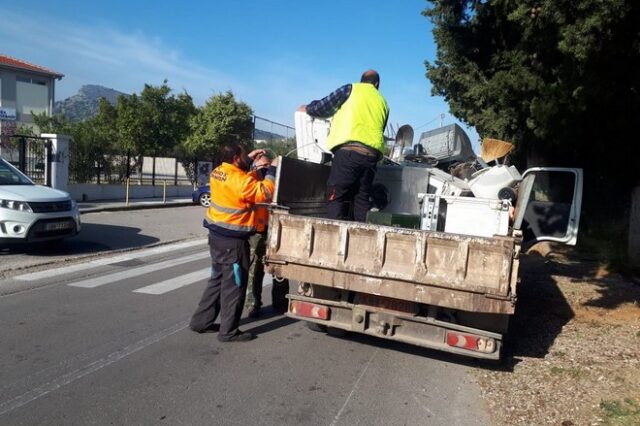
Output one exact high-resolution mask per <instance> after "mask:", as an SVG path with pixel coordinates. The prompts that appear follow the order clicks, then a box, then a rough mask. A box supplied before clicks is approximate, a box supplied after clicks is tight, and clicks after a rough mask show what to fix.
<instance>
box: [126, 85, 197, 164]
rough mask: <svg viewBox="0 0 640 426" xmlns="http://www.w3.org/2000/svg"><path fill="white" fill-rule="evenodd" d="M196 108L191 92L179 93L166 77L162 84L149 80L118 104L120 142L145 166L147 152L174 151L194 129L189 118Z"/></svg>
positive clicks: (167, 153)
mask: <svg viewBox="0 0 640 426" xmlns="http://www.w3.org/2000/svg"><path fill="white" fill-rule="evenodd" d="M195 112H196V108H195V106H194V105H193V100H192V98H191V96H189V94H188V93H186V92H185V93H180V94H178V95H177V96H176V95H173V94H172V93H171V88H170V87H169V86H168V85H167V81H166V80H165V81H164V82H163V84H162V85H161V86H151V85H148V84H145V86H144V89H143V90H142V92H141V93H140V95H136V94H135V93H134V94H133V95H131V96H126V97H125V96H120V97H119V98H118V104H117V107H116V120H115V123H116V129H117V136H118V142H119V146H120V147H121V149H122V150H123V151H124V152H127V153H130V154H131V155H133V156H134V157H136V164H135V166H136V167H137V168H138V170H141V169H142V160H143V157H144V156H154V157H155V156H161V155H169V154H171V153H173V152H174V151H175V149H176V147H178V146H179V145H180V144H181V143H182V142H183V141H184V140H185V139H186V137H187V136H188V134H189V133H190V130H191V129H190V127H189V120H190V118H191V116H192V115H193V114H194V113H195Z"/></svg>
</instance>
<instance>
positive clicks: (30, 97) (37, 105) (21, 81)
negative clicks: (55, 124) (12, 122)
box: [16, 77, 49, 114]
mask: <svg viewBox="0 0 640 426" xmlns="http://www.w3.org/2000/svg"><path fill="white" fill-rule="evenodd" d="M16 107H17V108H16V110H17V112H18V114H32V113H33V114H42V113H43V112H44V113H47V112H48V111H49V88H48V87H47V82H46V80H40V79H35V78H24V77H18V78H16Z"/></svg>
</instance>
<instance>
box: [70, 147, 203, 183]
mask: <svg viewBox="0 0 640 426" xmlns="http://www.w3.org/2000/svg"><path fill="white" fill-rule="evenodd" d="M78 154H80V153H77V152H74V151H73V149H72V150H71V153H70V157H71V158H70V159H69V181H70V182H71V183H95V184H118V183H123V182H125V181H126V180H127V178H128V179H130V180H131V181H134V182H137V183H138V184H140V185H160V184H162V183H163V182H166V183H168V184H169V185H191V183H192V179H193V177H192V176H190V175H189V173H187V168H188V166H185V164H183V163H182V162H181V161H179V160H178V159H177V158H172V157H147V156H132V155H126V154H125V155H123V154H104V155H99V156H95V155H94V156H91V157H88V158H87V157H84V156H82V155H78Z"/></svg>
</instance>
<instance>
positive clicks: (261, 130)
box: [253, 115, 296, 144]
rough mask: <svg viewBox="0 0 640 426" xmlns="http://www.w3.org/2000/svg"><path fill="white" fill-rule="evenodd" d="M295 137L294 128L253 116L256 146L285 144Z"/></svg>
mask: <svg viewBox="0 0 640 426" xmlns="http://www.w3.org/2000/svg"><path fill="white" fill-rule="evenodd" d="M295 137H296V130H295V129H294V128H293V127H291V126H287V125H286V124H282V123H276V122H275V121H271V120H269V119H266V118H263V117H258V116H257V115H254V116H253V142H254V143H255V144H261V143H268V142H280V141H282V142H284V141H287V140H292V139H295Z"/></svg>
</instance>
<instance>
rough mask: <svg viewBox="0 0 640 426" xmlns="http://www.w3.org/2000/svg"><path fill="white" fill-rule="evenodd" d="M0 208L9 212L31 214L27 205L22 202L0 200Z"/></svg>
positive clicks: (31, 211)
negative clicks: (16, 211) (15, 211)
mask: <svg viewBox="0 0 640 426" xmlns="http://www.w3.org/2000/svg"><path fill="white" fill-rule="evenodd" d="M0 207H2V208H5V209H10V210H18V211H20V212H28V213H33V210H31V207H30V206H29V203H26V202H24V201H13V200H0Z"/></svg>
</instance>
